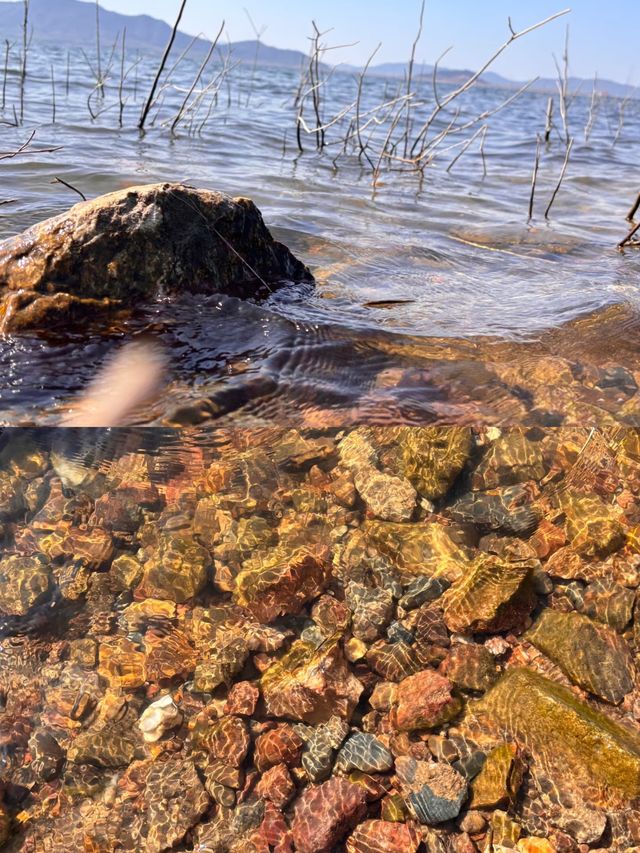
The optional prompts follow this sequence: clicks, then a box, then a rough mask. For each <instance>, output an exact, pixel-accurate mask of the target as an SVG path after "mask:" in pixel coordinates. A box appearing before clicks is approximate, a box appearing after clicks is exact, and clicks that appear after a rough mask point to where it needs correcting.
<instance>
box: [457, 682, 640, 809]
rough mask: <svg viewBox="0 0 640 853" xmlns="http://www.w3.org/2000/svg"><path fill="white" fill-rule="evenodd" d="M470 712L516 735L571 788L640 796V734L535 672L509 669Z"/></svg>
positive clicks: (545, 767) (539, 762)
mask: <svg viewBox="0 0 640 853" xmlns="http://www.w3.org/2000/svg"><path fill="white" fill-rule="evenodd" d="M470 713H471V714H473V715H478V719H479V720H481V721H482V720H484V721H485V722H484V723H482V724H483V725H486V724H489V725H493V726H496V727H498V729H499V730H501V731H506V732H507V733H508V734H509V735H510V736H511V737H514V738H517V739H518V741H519V742H520V743H521V744H522V745H523V747H524V748H525V749H526V750H527V751H528V752H529V753H531V754H532V756H533V758H534V760H535V763H536V765H539V766H540V767H541V768H542V769H543V770H545V772H546V773H547V774H548V775H549V777H550V778H552V779H554V781H557V783H558V784H560V783H562V784H564V785H566V786H568V787H569V789H570V790H574V789H575V790H577V791H581V792H582V793H583V795H584V796H585V797H587V796H593V790H594V785H597V786H600V787H601V788H603V787H606V788H610V789H611V790H612V791H613V792H618V795H623V796H626V797H638V796H640V736H639V735H637V734H635V733H634V732H633V731H631V730H630V729H628V728H625V727H623V726H621V725H619V724H618V723H616V722H614V721H613V720H611V719H610V718H609V717H607V716H606V715H604V714H602V713H600V712H599V711H595V710H594V709H593V708H591V707H590V706H589V705H587V704H585V703H584V702H581V701H580V700H579V699H577V698H576V696H575V695H574V694H573V693H572V691H571V690H569V689H568V688H566V687H564V686H562V685H560V684H556V683H555V682H553V681H550V680H549V679H547V678H545V677H544V676H542V675H539V674H538V673H536V672H533V671H531V670H528V669H524V668H521V667H519V668H514V669H509V670H507V672H506V673H505V674H504V675H503V676H502V677H501V678H500V680H499V681H498V682H497V683H496V684H495V685H494V686H493V687H492V688H491V690H490V691H489V692H488V693H486V694H485V696H484V697H483V698H482V699H480V700H479V701H478V702H477V703H475V705H474V707H473V708H471V709H470Z"/></svg>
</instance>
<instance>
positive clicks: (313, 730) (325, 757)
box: [295, 717, 349, 782]
mask: <svg viewBox="0 0 640 853" xmlns="http://www.w3.org/2000/svg"><path fill="white" fill-rule="evenodd" d="M295 730H296V733H297V734H298V735H299V736H300V737H301V738H302V739H303V740H304V742H305V749H304V752H303V754H302V766H303V767H304V769H305V770H306V772H307V776H308V777H309V779H311V781H312V782H324V780H325V779H326V778H327V777H328V776H329V775H330V774H331V769H332V768H333V758H334V754H335V752H336V750H337V749H339V748H340V745H341V744H342V741H343V740H344V739H345V738H346V736H347V734H348V733H349V726H348V725H347V723H346V722H345V721H344V720H341V719H340V717H331V719H330V720H328V721H327V722H326V723H322V724H321V725H319V726H313V727H312V726H305V725H297V726H295Z"/></svg>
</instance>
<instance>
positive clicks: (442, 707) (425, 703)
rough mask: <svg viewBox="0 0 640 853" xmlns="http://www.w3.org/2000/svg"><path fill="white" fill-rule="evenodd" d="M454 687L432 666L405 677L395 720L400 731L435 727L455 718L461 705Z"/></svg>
mask: <svg viewBox="0 0 640 853" xmlns="http://www.w3.org/2000/svg"><path fill="white" fill-rule="evenodd" d="M451 690H452V684H451V682H450V681H449V680H448V679H446V678H444V677H443V676H442V675H439V674H438V673H437V672H435V671H434V670H432V669H425V670H422V672H418V673H416V674H415V675H410V676H409V677H408V678H405V679H403V680H402V681H401V682H400V684H398V691H397V694H396V704H395V707H394V709H393V712H392V720H393V724H394V725H395V727H396V728H397V729H399V730H400V731H414V730H416V729H433V728H436V727H437V726H440V725H442V723H445V722H447V721H448V720H451V719H452V718H453V717H455V716H456V715H457V714H458V712H459V711H460V708H461V703H460V700H459V699H457V698H456V697H455V696H452V694H451Z"/></svg>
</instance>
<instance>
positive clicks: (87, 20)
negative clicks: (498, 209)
mask: <svg viewBox="0 0 640 853" xmlns="http://www.w3.org/2000/svg"><path fill="white" fill-rule="evenodd" d="M22 17H23V6H22V3H21V2H16V0H13V2H8V0H2V2H0V41H3V40H4V39H7V38H8V39H9V40H10V41H14V42H16V43H19V41H20V39H21V28H22ZM70 20H73V27H70V26H69V21H70ZM95 20H96V19H95V6H94V4H93V3H90V2H82V0H55V2H52V0H30V23H31V26H32V28H33V40H34V43H35V44H38V43H41V44H47V45H52V44H56V45H59V46H64V47H68V48H72V47H82V48H86V46H87V45H88V44H89V45H94V44H95V37H96V29H95V26H96V23H95ZM125 26H126V28H127V45H128V47H129V48H130V49H139V50H142V51H148V52H154V53H156V52H159V51H161V50H162V49H163V48H164V47H165V45H166V43H167V41H168V39H169V36H170V33H171V27H170V26H169V24H167V23H166V22H165V21H161V20H159V19H157V18H153V17H151V16H150V15H123V14H120V13H119V12H111V11H109V10H107V9H104V8H101V9H100V33H101V40H102V44H103V49H104V50H105V51H106V50H107V47H108V46H110V45H111V44H112V43H113V42H114V41H115V39H116V38H117V37H118V34H121V33H122V30H123V29H124V27H125ZM193 39H194V37H193V36H191V35H188V34H187V33H184V32H181V31H178V33H177V34H176V40H175V44H174V51H175V52H176V53H177V54H178V53H180V52H182V51H183V50H185V48H186V47H187V46H188V45H189V44H190V42H192V41H193ZM210 44H211V42H210V41H209V40H208V39H206V38H202V37H199V38H196V40H195V43H194V47H193V51H194V53H199V52H201V51H205V50H207V49H208V48H209V46H210ZM228 48H229V49H230V50H231V51H232V53H233V58H234V60H240V61H245V62H250V63H253V62H254V61H255V60H256V55H257V58H258V63H259V64H260V65H262V66H271V67H278V68H290V69H295V70H298V69H299V68H300V67H301V65H302V63H303V62H305V61H306V60H307V55H306V54H304V53H303V52H302V51H298V50H290V49H283V48H278V47H272V46H270V45H267V44H265V43H264V42H257V41H252V40H248V41H247V40H245V41H238V42H232V43H230V44H229V45H228ZM256 48H258V50H257V51H256ZM220 49H221V50H226V49H227V46H226V45H225V46H221V48H220ZM415 67H416V72H415V73H416V75H418V76H419V75H421V74H422V75H424V76H428V77H429V78H430V77H431V76H432V74H433V66H432V65H428V64H423V63H416V66H415ZM406 68H407V64H406V62H387V63H382V64H380V65H376V66H373V67H371V68H370V69H369V72H368V73H370V74H372V75H376V76H385V77H402V76H403V75H404V74H405V72H406ZM336 70H338V71H341V72H344V73H359V72H360V71H361V68H360V67H358V66H352V65H342V66H339V67H338V69H336ZM472 73H473V72H472V71H469V70H465V69H453V68H439V69H438V80H439V81H440V82H441V83H442V84H444V85H447V84H451V85H456V84H459V83H462V82H463V81H464V80H466V79H467V78H468V77H469V76H470V75H471V74H472ZM478 82H479V84H480V85H485V86H492V87H499V88H504V89H507V90H514V91H515V90H517V89H518V88H520V86H522V85H523V84H522V82H518V81H514V80H511V79H509V78H507V77H503V76H502V75H500V74H496V73H495V72H486V73H485V74H483V75H482V77H481V78H480V80H479V81H478ZM592 87H593V80H586V79H583V78H578V77H572V78H570V80H569V88H570V90H571V91H576V90H577V89H580V91H582V92H583V93H584V94H590V93H591V91H592ZM531 90H532V91H538V92H555V91H556V81H555V80H554V79H552V78H540V79H538V80H537V81H536V82H535V83H534V84H533V85H532V86H531ZM598 91H599V92H601V93H603V94H608V95H613V96H614V97H619V98H625V97H638V94H637V90H636V88H635V87H632V86H630V85H628V84H626V83H619V82H617V81H615V80H606V79H603V80H598Z"/></svg>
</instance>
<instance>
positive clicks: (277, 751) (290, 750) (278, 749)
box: [253, 723, 303, 773]
mask: <svg viewBox="0 0 640 853" xmlns="http://www.w3.org/2000/svg"><path fill="white" fill-rule="evenodd" d="M302 747H303V742H302V738H301V737H300V736H299V735H298V734H296V732H295V730H294V728H293V726H291V725H290V724H289V723H280V724H278V725H277V726H276V727H275V728H273V729H271V730H270V731H268V732H265V733H264V734H262V735H260V736H259V737H258V738H257V739H256V744H255V752H254V758H253V761H254V764H255V765H256V767H257V768H258V770H259V771H260V772H261V773H264V772H265V770H268V769H269V767H273V766H274V765H276V764H280V763H282V764H286V765H287V767H293V766H294V765H296V764H298V763H299V761H300V756H301V755H302Z"/></svg>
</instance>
